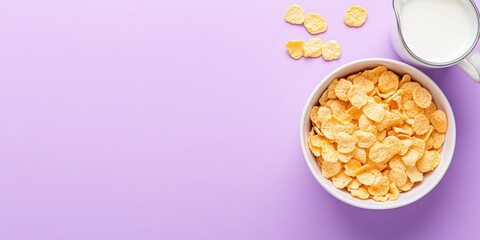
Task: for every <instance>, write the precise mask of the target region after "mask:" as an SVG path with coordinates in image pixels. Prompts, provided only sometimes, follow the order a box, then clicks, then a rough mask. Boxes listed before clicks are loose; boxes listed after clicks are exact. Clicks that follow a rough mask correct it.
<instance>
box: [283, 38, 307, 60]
mask: <svg viewBox="0 0 480 240" xmlns="http://www.w3.org/2000/svg"><path fill="white" fill-rule="evenodd" d="M303 45H305V42H304V41H303V40H290V41H288V42H287V44H286V45H285V48H287V51H288V55H290V57H292V58H293V59H295V60H298V59H300V58H301V57H302V56H303Z"/></svg>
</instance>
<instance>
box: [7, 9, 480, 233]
mask: <svg viewBox="0 0 480 240" xmlns="http://www.w3.org/2000/svg"><path fill="white" fill-rule="evenodd" d="M292 3H298V4H301V5H302V6H303V7H304V8H305V10H306V11H307V12H310V11H313V12H318V13H320V14H322V15H323V16H324V17H325V18H326V19H327V21H328V23H329V28H328V30H327V32H325V33H324V34H320V35H318V36H319V37H320V38H322V39H323V40H325V41H326V40H330V39H335V40H338V41H339V43H340V44H341V46H342V48H343V51H342V56H341V58H340V59H339V60H338V61H332V62H325V61H323V60H322V59H301V60H299V61H294V60H292V59H290V58H289V57H288V55H287V54H286V51H285V49H284V44H285V42H286V41H287V40H289V39H299V38H303V39H308V38H310V37H311V36H310V35H309V34H308V33H307V32H306V31H305V29H304V28H303V27H302V26H294V25H289V24H287V23H285V22H284V21H283V13H284V11H285V9H286V8H287V6H289V5H290V4H292ZM477 3H480V0H477ZM352 4H361V5H363V6H365V7H366V8H367V9H368V10H369V17H368V21H367V23H366V24H365V25H364V26H363V27H362V28H359V29H349V28H347V27H346V26H344V24H343V22H342V19H343V13H344V11H345V9H346V8H347V7H348V6H349V5H352ZM392 21H393V12H392V9H391V1H350V0H349V1H328V0H316V1H306V0H300V1H297V2H292V1H285V0H280V1H278V0H277V1H225V0H213V1H194V0H190V1H155V0H115V1H114V0H82V1H80V0H77V1H73V0H72V1H65V0H43V1H34V0H0V123H1V124H0V239H2V240H10V239H14V240H17V239H49V240H50V239H321V238H324V239H375V238H382V237H383V238H389V239H407V238H409V239H435V238H436V239H440V238H445V239H454V238H455V239H473V238H478V236H479V235H480V228H479V227H478V222H479V221H480V207H479V205H478V203H479V201H480V188H479V187H478V184H479V183H480V174H479V169H480V161H478V160H479V158H480V157H479V149H480V125H479V124H478V120H479V119H480V110H479V107H478V104H479V102H480V85H477V84H475V83H473V82H472V81H470V80H468V79H467V77H466V75H464V74H463V73H462V72H461V71H460V70H459V69H458V68H457V67H452V68H448V69H442V70H426V71H425V72H426V73H427V74H428V75H429V76H431V77H432V78H433V79H435V80H436V81H437V83H438V84H439V85H440V87H441V88H442V89H443V90H444V92H445V94H446V95H447V97H448V98H449V100H450V102H451V105H452V107H453V109H454V111H455V114H456V115H455V116H456V119H457V124H458V126H457V134H458V136H457V147H456V152H455V156H454V160H453V162H452V164H451V167H450V169H449V171H448V172H447V174H446V175H445V177H444V179H443V180H442V181H441V182H440V184H439V185H438V186H437V187H436V188H435V189H434V190H433V191H432V192H431V193H430V194H428V195H427V196H426V197H424V198H423V199H421V200H420V201H418V202H416V203H414V204H412V205H409V206H407V207H404V208H400V209H396V210H390V211H381V212H380V211H368V210H362V209H357V208H354V207H351V206H348V205H346V204H344V203H341V202H339V201H337V200H336V199H334V198H333V197H332V196H330V195H329V194H328V193H327V192H326V191H325V190H323V189H322V187H321V186H320V185H319V184H318V183H317V182H316V181H315V180H314V178H313V177H312V175H311V174H310V172H309V170H308V168H307V166H306V164H305V162H304V160H303V157H302V154H301V150H300V144H299V129H298V128H299V121H300V115H301V111H302V109H303V106H304V103H305V101H306V98H307V97H308V95H309V94H310V92H311V91H312V90H313V88H314V86H315V85H316V84H317V83H318V82H319V81H320V79H322V78H323V76H325V75H326V74H327V73H329V72H330V71H332V70H333V69H335V68H337V67H339V66H340V65H342V64H344V63H347V62H349V61H352V60H354V59H359V58H365V57H387V58H393V59H398V57H397V56H396V55H395V53H394V52H393V50H392V48H391V46H390V43H389V31H390V29H391V25H392Z"/></svg>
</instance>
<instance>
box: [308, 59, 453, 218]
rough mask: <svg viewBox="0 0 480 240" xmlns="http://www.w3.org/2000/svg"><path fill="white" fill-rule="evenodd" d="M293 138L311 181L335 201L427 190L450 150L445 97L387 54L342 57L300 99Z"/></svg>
mask: <svg viewBox="0 0 480 240" xmlns="http://www.w3.org/2000/svg"><path fill="white" fill-rule="evenodd" d="M300 140H301V146H302V151H303V155H304V157H305V160H306V162H307V165H308V167H309V169H310V171H311V172H312V174H313V176H314V177H315V179H316V180H317V181H318V182H319V183H320V185H321V186H322V187H323V188H325V190H327V191H328V192H329V193H330V194H331V195H333V196H334V197H336V198H337V199H339V200H340V201H342V202H345V203H347V204H350V205H352V206H356V207H359V208H365V209H378V210H381V209H392V208H398V207H402V206H405V205H408V204H410V203H413V202H415V201H417V200H419V199H420V198H422V197H423V196H425V195H426V194H427V193H428V192H430V191H431V190H432V189H433V188H434V187H435V186H436V185H437V184H438V183H439V182H440V180H441V179H442V177H443V176H444V174H445V172H446V171H447V169H448V167H449V165H450V162H451V160H452V157H453V153H454V150H455V141H456V128H455V118H454V115H453V111H452V108H451V106H450V104H449V102H448V99H447V98H446V97H445V95H444V94H443V92H442V90H441V89H440V88H439V87H438V86H437V85H436V84H435V82H434V81H433V80H432V79H431V78H429V77H428V76H427V75H425V74H424V73H423V72H421V71H420V70H418V69H416V68H414V67H412V66H410V65H407V64H405V63H403V62H399V61H396V60H391V59H383V58H369V59H361V60H357V61H353V62H350V63H347V64H345V65H343V66H341V67H339V68H337V69H336V70H334V71H333V72H331V73H330V74H329V75H328V76H326V77H325V78H324V79H323V80H322V81H321V82H320V83H319V84H318V85H317V86H316V88H315V90H314V91H313V92H312V94H311V95H310V97H309V98H308V100H307V103H306V105H305V108H304V111H303V114H302V119H301V126H300Z"/></svg>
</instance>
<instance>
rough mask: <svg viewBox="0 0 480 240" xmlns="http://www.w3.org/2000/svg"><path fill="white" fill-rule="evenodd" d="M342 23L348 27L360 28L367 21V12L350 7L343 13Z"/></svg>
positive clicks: (361, 8) (354, 6)
mask: <svg viewBox="0 0 480 240" xmlns="http://www.w3.org/2000/svg"><path fill="white" fill-rule="evenodd" d="M343 21H344V22H345V24H346V25H347V26H349V27H360V26H362V25H363V24H364V23H365V21H367V10H366V9H365V8H363V7H361V6H358V5H353V6H350V7H349V8H348V9H347V11H346V12H345V16H344V17H343Z"/></svg>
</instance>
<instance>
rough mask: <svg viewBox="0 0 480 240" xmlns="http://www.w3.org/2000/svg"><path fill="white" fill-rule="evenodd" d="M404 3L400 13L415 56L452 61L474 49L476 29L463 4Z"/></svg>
mask: <svg viewBox="0 0 480 240" xmlns="http://www.w3.org/2000/svg"><path fill="white" fill-rule="evenodd" d="M404 1H405V2H404V5H403V7H402V9H400V11H399V12H400V13H399V17H400V23H401V30H402V34H403V38H404V40H405V42H406V44H407V46H408V47H409V48H410V50H411V51H412V52H413V53H414V54H415V55H417V56H418V57H420V58H422V59H424V60H426V61H429V62H449V61H453V60H455V59H457V58H459V57H460V56H461V55H462V54H464V53H465V52H466V51H467V50H468V48H469V47H470V46H471V44H472V41H474V39H475V34H476V29H475V26H474V25H473V24H472V19H471V14H469V12H467V9H466V8H465V6H464V5H463V4H462V1H460V0H404ZM474 21H475V20H474ZM474 21H473V22H474ZM472 28H473V29H472Z"/></svg>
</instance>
